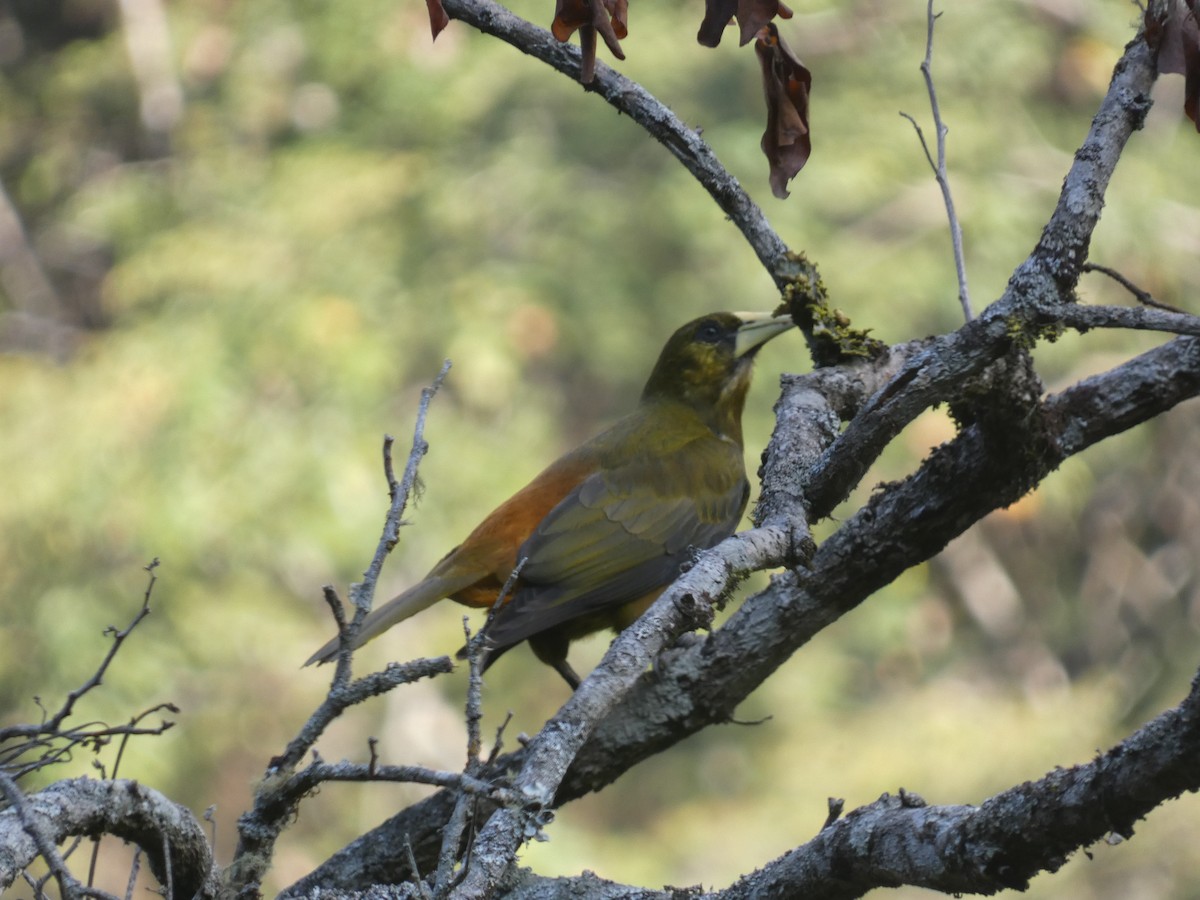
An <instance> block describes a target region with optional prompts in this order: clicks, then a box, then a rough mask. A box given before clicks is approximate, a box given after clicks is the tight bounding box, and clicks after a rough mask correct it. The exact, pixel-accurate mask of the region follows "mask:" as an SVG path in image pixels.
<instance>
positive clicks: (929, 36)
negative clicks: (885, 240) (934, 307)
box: [900, 0, 973, 322]
mask: <svg viewBox="0 0 1200 900" xmlns="http://www.w3.org/2000/svg"><path fill="white" fill-rule="evenodd" d="M941 15H942V14H941V13H935V12H934V11H933V0H929V2H928V5H927V6H926V9H925V21H926V31H925V59H923V60H922V61H921V74H922V75H923V76H924V77H925V89H926V91H927V92H928V93H929V107H930V109H931V110H932V112H933V125H934V128H935V129H936V131H937V159H936V160H934V158H933V154H932V153H930V152H929V144H927V143H926V141H925V133H924V132H923V131H922V130H921V126H920V125H918V124H917V120H916V119H914V118H913V117H912V116H910V115H909V114H908V113H906V112H902V113H900V115H902V116H904V118H906V119H908V121H909V122H911V123H912V127H913V128H914V129H915V130H916V132H917V139H918V140H920V142H921V149H922V150H924V151H925V159H927V160H928V161H929V167H930V168H931V169H933V174H934V177H935V178H936V179H937V183H938V187H939V188H941V189H942V202H943V203H945V204H946V216H947V218H948V219H949V220H950V242H951V244H952V245H953V247H954V271H955V274H956V275H957V276H958V302H959V305H961V306H962V311H963V316H965V317H966V319H967V321H968V322H969V321H971V318H972V316H973V313H972V312H971V294H970V291H969V290H968V289H967V264H966V259H965V257H964V254H963V240H962V226H961V225H960V224H959V221H958V213H957V212H955V209H954V197H953V195H952V194H951V191H950V178H949V176H948V175H947V173H946V135H947V133H948V132H949V129H948V128H947V127H946V123H945V122H944V121H943V120H942V111H941V107H940V106H939V104H938V96H937V88H936V87H935V86H934V83H933V29H934V23H935V22H936V21H937V20H938V19H939V18H940V17H941Z"/></svg>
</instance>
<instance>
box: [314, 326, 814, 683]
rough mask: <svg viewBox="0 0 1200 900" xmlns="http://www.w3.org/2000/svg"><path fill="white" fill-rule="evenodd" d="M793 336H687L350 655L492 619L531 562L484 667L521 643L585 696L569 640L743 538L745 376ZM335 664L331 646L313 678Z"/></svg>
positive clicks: (627, 618)
mask: <svg viewBox="0 0 1200 900" xmlns="http://www.w3.org/2000/svg"><path fill="white" fill-rule="evenodd" d="M791 327H792V321H791V319H790V318H789V317H787V316H772V315H769V314H763V313H728V312H723V313H713V314H711V315H707V316H702V317H701V318H699V319H696V320H695V321H692V322H689V323H688V324H686V325H684V326H683V327H682V328H680V329H679V330H678V331H676V332H675V333H674V334H673V335H671V339H670V340H669V341H667V345H666V346H665V347H664V348H663V350H662V353H661V354H660V355H659V357H658V362H657V363H655V366H654V371H652V372H651V373H650V379H649V380H648V381H647V382H646V387H645V389H644V390H643V391H642V398H641V402H639V403H638V407H637V409H636V410H634V412H632V413H630V414H629V415H628V416H626V417H625V418H623V419H621V420H619V421H618V422H617V423H616V424H614V425H613V426H612V427H610V428H609V429H608V430H606V431H603V432H601V433H600V434H598V435H597V436H596V437H594V438H592V439H591V440H590V441H588V442H587V443H585V444H583V445H582V446H580V447H578V448H576V449H575V450H572V451H570V452H569V453H567V454H566V455H565V456H562V457H561V458H559V459H558V460H557V461H556V462H554V463H552V464H551V465H550V466H549V467H548V468H547V469H545V470H544V471H543V472H542V473H541V474H540V475H538V476H537V477H536V478H534V479H533V481H531V482H530V483H529V484H528V485H526V486H525V487H524V488H522V489H521V490H519V491H518V492H517V493H516V494H514V495H513V496H512V497H511V498H509V499H508V500H507V501H506V502H504V503H502V504H501V505H500V506H499V507H498V508H497V509H496V510H495V511H494V512H493V513H492V514H491V515H489V516H488V517H487V518H486V519H484V520H483V522H481V523H480V525H479V526H478V527H477V528H476V529H475V530H474V531H472V532H471V533H470V535H468V536H467V539H466V540H465V541H463V542H462V543H461V544H459V545H458V546H457V547H455V548H454V549H453V550H451V551H450V552H449V553H447V554H446V556H445V557H443V558H442V561H441V562H439V563H438V564H437V565H436V566H434V567H433V570H432V571H431V572H430V573H429V574H428V575H426V576H425V578H424V579H422V580H421V581H419V582H418V583H417V584H415V585H413V586H412V587H410V588H409V589H408V590H406V591H405V592H404V593H402V594H400V595H399V596H398V597H396V598H395V599H393V600H391V601H389V602H388V603H385V604H384V605H383V606H381V607H380V608H379V609H376V610H374V611H373V612H372V613H371V614H370V615H368V616H367V617H366V619H365V620H364V621H363V625H362V629H361V630H360V631H359V633H358V635H357V637H356V638H355V641H354V646H355V647H359V646H361V645H363V644H365V643H366V642H367V641H369V640H371V639H372V638H374V637H377V636H378V635H380V634H382V633H383V632H384V631H386V630H387V629H389V628H391V627H392V626H393V625H395V624H396V623H397V622H401V621H403V620H404V619H407V618H408V617H409V616H411V615H413V614H415V613H418V612H420V611H421V610H423V609H425V608H426V607H428V606H431V605H432V604H433V603H435V602H437V601H438V600H441V599H442V598H445V597H448V598H450V599H451V600H456V601H458V602H459V603H463V604H465V605H467V606H474V607H485V608H490V607H491V606H493V605H494V604H495V602H496V598H497V596H498V595H499V592H500V590H501V588H502V587H503V586H504V583H505V581H506V580H507V579H508V577H509V575H510V574H511V572H512V570H513V568H514V567H515V566H516V565H517V562H518V561H519V560H522V559H524V560H525V563H524V565H523V567H522V568H521V571H520V575H519V577H518V578H517V581H516V584H515V587H514V588H513V591H512V595H511V598H510V599H509V600H507V601H505V602H504V604H503V605H502V606H501V607H500V608H499V609H498V610H497V611H496V612H495V615H494V617H493V619H492V622H491V624H490V626H489V628H488V633H487V650H486V652H485V657H484V661H483V667H484V668H485V669H486V668H487V667H488V666H489V665H491V664H492V663H493V662H495V660H496V658H497V657H498V656H500V654H502V653H504V652H505V651H506V650H508V649H509V648H510V647H514V646H516V645H517V644H519V643H521V641H526V640H527V641H529V645H530V647H532V648H533V652H534V653H535V654H536V655H537V657H538V659H540V660H541V661H542V662H544V663H546V664H547V665H549V666H553V667H554V669H555V670H556V671H557V672H558V673H559V674H560V675H562V677H563V678H564V679H566V681H567V683H568V684H569V685H571V687H572V689H574V688H577V687H578V686H579V676H578V675H577V674H576V673H575V670H574V669H573V668H571V666H570V664H569V663H568V662H567V648H568V645H569V644H570V642H571V641H573V640H575V639H577V638H580V637H583V636H584V635H587V634H591V633H592V632H594V631H599V630H601V629H603V628H613V629H614V630H617V631H620V630H621V629H622V628H625V627H626V626H628V625H629V624H631V623H632V622H633V621H634V620H636V619H637V618H638V616H640V615H641V614H642V613H643V612H645V610H646V609H647V608H648V607H649V606H650V604H651V603H652V602H653V601H654V599H655V598H656V597H657V596H658V595H659V594H660V593H662V591H663V590H664V589H665V588H666V587H667V586H668V585H669V584H670V583H671V582H672V581H674V580H675V578H676V576H677V575H678V574H679V572H680V569H681V568H682V567H683V565H684V563H685V562H687V560H688V559H689V554H690V553H691V552H693V550H703V549H706V548H708V547H712V546H714V545H715V544H717V543H719V542H720V541H722V540H724V539H725V538H726V537H728V536H729V535H731V534H733V532H734V531H735V530H736V528H737V525H738V522H739V521H740V520H741V518H742V513H743V512H744V511H745V509H746V501H747V499H748V498H749V496H750V484H749V482H748V481H747V480H746V469H745V463H744V461H743V449H742V407H743V406H744V405H745V401H746V391H747V390H748V389H749V387H750V373H751V366H752V363H753V360H754V355H755V353H756V352H757V350H758V349H759V348H760V347H761V346H762V345H763V344H764V343H766V342H767V341H769V340H770V339H771V338H773V337H775V336H776V335H777V334H781V333H782V332H784V331H786V330H787V329H789V328H791ZM337 654H338V641H337V639H336V638H335V639H333V640H331V641H330V642H329V643H327V644H326V645H325V646H324V647H322V648H321V649H320V650H318V651H317V652H316V653H314V654H313V655H312V657H311V658H310V659H309V660H308V662H307V663H305V665H309V664H311V663H314V662H322V663H324V662H330V661H332V660H333V659H335V658H336V657H337Z"/></svg>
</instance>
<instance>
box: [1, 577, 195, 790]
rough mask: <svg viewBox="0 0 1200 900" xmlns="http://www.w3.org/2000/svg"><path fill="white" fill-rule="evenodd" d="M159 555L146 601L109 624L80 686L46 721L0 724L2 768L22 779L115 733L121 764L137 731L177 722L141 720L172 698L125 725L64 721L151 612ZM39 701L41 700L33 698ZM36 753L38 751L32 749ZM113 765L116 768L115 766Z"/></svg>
mask: <svg viewBox="0 0 1200 900" xmlns="http://www.w3.org/2000/svg"><path fill="white" fill-rule="evenodd" d="M158 564H159V563H158V560H157V559H155V560H154V561H153V562H151V563H150V564H149V565H147V566H146V571H147V572H149V573H150V578H149V581H148V583H147V585H146V590H145V593H144V594H143V597H142V607H141V609H139V610H138V612H137V613H136V614H135V615H134V617H133V619H132V620H131V621H130V622H129V624H128V625H126V626H125V628H123V629H117V628H116V627H114V626H109V627H108V628H106V629H105V634H107V635H111V636H112V638H113V640H112V643H111V645H110V646H109V648H108V651H107V653H106V654H105V656H104V658H103V659H102V660H101V662H100V664H99V665H98V666H97V667H96V670H95V671H94V672H93V673H92V674H91V676H89V678H88V679H87V680H86V681H85V682H84V683H83V684H82V685H80V686H79V687H77V688H75V689H74V690H72V691H71V692H70V693H68V694H67V697H66V699H65V700H64V701H63V703H62V705H61V706H60V707H59V708H58V710H56V711H55V712H54V713H49V712H48V711H47V710H46V709H45V708H44V707H43V708H42V711H43V717H42V721H41V722H39V723H37V724H22V725H10V726H7V727H5V728H0V772H4V773H5V774H7V775H8V776H9V777H11V778H13V779H20V778H22V777H24V776H25V775H28V774H29V773H30V772H34V771H37V770H38V769H42V768H45V767H46V766H50V765H53V764H55V763H57V762H60V761H62V760H64V759H67V758H69V757H70V756H71V754H72V753H73V752H74V751H75V750H76V749H77V748H79V747H87V748H90V749H92V750H99V749H100V748H101V747H104V746H106V745H107V744H108V743H109V742H110V741H111V740H112V739H113V738H120V740H121V743H120V747H119V749H118V753H117V761H116V766H119V765H120V759H121V754H122V752H123V750H124V747H125V743H126V742H127V741H128V739H129V738H130V737H133V736H137V735H158V734H162V733H163V732H165V731H167V730H168V729H170V728H172V727H173V726H174V724H175V723H174V722H172V721H170V720H167V719H164V720H162V721H161V722H159V723H158V724H157V725H153V726H143V725H142V724H141V723H142V721H143V720H144V719H146V718H147V717H149V716H151V715H154V714H155V713H159V712H162V711H164V710H166V711H169V712H173V713H178V712H179V708H178V707H176V706H175V705H174V704H173V703H160V704H157V705H155V706H152V707H150V708H149V709H147V710H145V711H144V712H141V713H138V714H137V715H136V716H134V717H133V718H132V719H130V721H129V723H128V724H126V725H108V724H107V723H104V722H85V723H83V724H81V725H76V726H74V727H70V728H68V727H66V724H65V723H66V721H67V719H69V718H70V716H71V715H72V713H73V712H74V711H75V706H76V704H78V703H79V701H80V700H81V699H83V698H84V697H85V696H87V695H88V694H89V693H90V692H91V691H93V690H95V688H96V687H98V686H99V685H100V684H101V683H102V682H103V680H104V677H105V675H106V674H107V672H108V669H109V667H110V666H111V665H112V662H113V660H114V659H115V658H116V655H117V653H118V652H119V651H120V649H121V647H122V645H123V644H124V643H125V640H126V639H127V638H128V637H129V635H130V634H132V633H133V630H134V629H135V628H137V626H138V625H139V624H140V623H141V622H142V620H144V619H145V618H146V616H148V615H149V614H150V599H151V596H152V595H153V592H154V585H155V582H156V580H157V578H156V576H155V574H154V570H155V569H156V568H157V567H158ZM34 699H35V701H37V703H38V705H39V706H41V701H40V700H38V698H34ZM35 753H36V755H34V754H35ZM116 766H114V773H115V768H116Z"/></svg>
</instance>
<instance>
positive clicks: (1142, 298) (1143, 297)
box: [1081, 262, 1184, 314]
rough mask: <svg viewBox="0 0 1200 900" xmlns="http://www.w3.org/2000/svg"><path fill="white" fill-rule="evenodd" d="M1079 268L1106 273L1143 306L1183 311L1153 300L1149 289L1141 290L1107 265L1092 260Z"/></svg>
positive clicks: (1176, 311) (1085, 270) (1168, 310)
mask: <svg viewBox="0 0 1200 900" xmlns="http://www.w3.org/2000/svg"><path fill="white" fill-rule="evenodd" d="M1081 269H1082V271H1084V272H1099V273H1100V274H1101V275H1107V276H1108V277H1109V278H1111V279H1112V280H1113V281H1115V282H1116V283H1117V284H1119V285H1121V287H1123V288H1125V290H1127V291H1129V293H1131V294H1133V296H1134V299H1136V300H1137V302H1138V303H1141V304H1143V305H1145V306H1153V307H1154V308H1155V309H1163V310H1166V311H1167V312H1174V313H1181V314H1182V313H1183V312H1184V311H1183V310H1182V309H1180V308H1179V307H1177V306H1172V305H1171V304H1169V303H1163V302H1162V301H1161V300H1155V299H1154V295H1153V294H1151V293H1150V292H1149V291H1145V290H1142V289H1141V288H1140V287H1138V286H1137V285H1136V284H1134V283H1133V282H1132V281H1130V280H1129V279H1128V278H1126V277H1125V276H1124V275H1122V274H1121V273H1120V272H1118V271H1117V270H1116V269H1111V268H1109V267H1108V266H1102V265H1100V264H1099V263H1093V262H1085V263H1084V264H1083V266H1082V267H1081Z"/></svg>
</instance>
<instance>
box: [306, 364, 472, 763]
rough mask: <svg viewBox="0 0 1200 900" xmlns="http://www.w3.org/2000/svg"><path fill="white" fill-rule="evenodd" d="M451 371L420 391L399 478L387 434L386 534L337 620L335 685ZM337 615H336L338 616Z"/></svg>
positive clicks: (342, 678) (393, 538)
mask: <svg viewBox="0 0 1200 900" xmlns="http://www.w3.org/2000/svg"><path fill="white" fill-rule="evenodd" d="M449 371H450V360H448V359H447V360H445V361H444V362H443V363H442V368H441V370H440V371H439V372H438V374H437V375H436V376H435V377H434V379H433V382H432V383H431V384H430V385H429V386H428V387H426V388H424V389H423V390H422V391H421V400H420V402H419V403H418V405H417V421H416V424H415V425H414V426H413V439H412V448H411V449H410V450H409V453H408V462H407V463H406V464H405V466H404V475H403V477H402V478H401V480H400V481H399V482H397V481H396V476H395V473H394V472H393V469H392V452H391V451H392V444H393V441H394V439H393V438H392V436H391V435H390V434H389V435H385V436H384V439H383V468H384V474H385V476H386V477H387V483H388V496H389V497H390V498H391V503H390V504H389V506H388V511H387V515H386V516H385V518H384V524H383V534H382V536H381V537H380V539H379V543H378V545H377V546H376V548H375V555H374V556H373V557H372V558H371V563H370V565H369V566H367V570H366V571H365V572H364V573H363V580H362V581H360V582H358V583H356V584H352V585H350V601H351V603H353V604H354V608H355V613H354V618H353V620H352V621H351V622H350V623H349V624H348V625H347V624H345V622H344V621H339V622H338V644H339V648H340V649H339V650H338V657H337V666H336V668H335V670H334V675H333V684H334V685H335V686H336V685H345V684H348V683H349V681H350V655H351V651H352V646H353V642H354V637H355V636H356V635H357V634H358V630H359V628H360V627H361V626H362V620H363V619H365V618H366V616H367V613H369V612H370V611H371V606H372V604H373V603H374V599H375V588H376V585H377V584H378V583H379V573H380V572H381V571H382V570H383V563H384V560H386V559H387V557H388V554H389V553H391V552H392V550H393V549H394V548H395V546H396V544H397V543H398V542H399V540H400V525H401V523H402V520H403V517H404V510H405V508H406V507H407V506H408V499H409V497H410V496H411V495H412V492H413V489H414V487H415V486H416V484H417V470H418V468H419V467H420V464H421V460H422V459H424V457H425V454H426V453H428V452H429V444H428V443H427V442H426V440H425V419H426V417H427V416H428V414H429V404H430V403H431V402H432V400H433V397H434V395H435V394H436V393H437V392H438V389H439V388H440V387H441V386H442V382H444V381H445V380H446V375H447V374H448V373H449ZM325 593H326V599H328V593H329V589H328V588H327V589H326V591H325ZM336 619H337V617H336V616H335V620H336ZM301 756H303V754H301Z"/></svg>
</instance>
